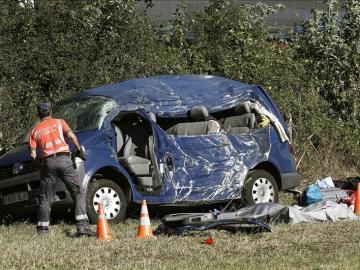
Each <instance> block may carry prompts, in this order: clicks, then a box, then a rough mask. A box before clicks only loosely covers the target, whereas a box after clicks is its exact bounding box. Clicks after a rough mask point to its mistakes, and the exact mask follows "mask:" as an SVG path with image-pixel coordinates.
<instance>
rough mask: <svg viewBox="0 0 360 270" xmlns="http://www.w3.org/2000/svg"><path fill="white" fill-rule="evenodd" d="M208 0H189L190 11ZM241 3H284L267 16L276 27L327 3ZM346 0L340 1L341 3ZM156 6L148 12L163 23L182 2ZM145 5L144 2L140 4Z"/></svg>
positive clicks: (164, 0)
mask: <svg viewBox="0 0 360 270" xmlns="http://www.w3.org/2000/svg"><path fill="white" fill-rule="evenodd" d="M206 2H207V1H206V0H189V1H188V3H189V11H190V12H194V11H196V10H201V9H202V8H204V6H205V3H206ZM235 2H237V3H239V4H248V5H254V4H256V3H258V2H262V3H265V4H268V5H276V4H282V5H284V6H285V9H283V10H282V11H280V12H279V13H277V14H276V15H274V16H269V17H268V18H267V20H266V21H267V23H268V24H269V26H271V27H274V28H281V27H283V26H293V25H294V23H296V24H299V23H301V21H302V20H303V19H308V18H309V17H310V11H311V9H314V8H315V9H319V10H324V9H325V5H324V3H323V0H262V1H256V0H252V1H251V0H235ZM344 2H345V0H341V1H339V3H340V4H342V3H344ZM153 3H154V7H153V8H150V9H148V11H147V12H148V14H149V15H150V16H151V17H153V18H154V19H155V22H157V23H161V22H163V21H167V20H170V19H171V18H172V14H173V13H174V12H175V10H176V7H177V6H178V5H180V4H181V0H153ZM140 6H142V7H144V4H140Z"/></svg>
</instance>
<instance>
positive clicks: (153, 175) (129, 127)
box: [113, 113, 161, 189]
mask: <svg viewBox="0 0 360 270" xmlns="http://www.w3.org/2000/svg"><path fill="white" fill-rule="evenodd" d="M149 116H150V119H152V120H153V121H154V120H155V121H156V117H155V115H154V114H152V113H150V114H149ZM113 124H114V128H115V132H116V145H117V154H118V159H119V162H120V163H121V164H122V165H123V166H124V167H125V168H126V169H127V170H128V172H129V173H130V174H131V175H133V176H134V177H133V178H134V181H135V184H136V185H138V186H142V187H145V189H146V187H147V188H151V189H153V188H157V187H160V185H161V182H160V180H159V177H158V175H157V170H156V166H154V164H156V161H155V158H154V152H153V151H154V147H153V144H154V137H153V132H152V129H151V126H150V123H149V122H148V121H147V120H144V119H143V118H142V117H141V116H140V115H138V114H137V113H121V114H119V115H118V116H117V117H116V118H115V119H114V120H113Z"/></svg>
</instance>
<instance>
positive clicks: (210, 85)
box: [78, 75, 257, 116]
mask: <svg viewBox="0 0 360 270" xmlns="http://www.w3.org/2000/svg"><path fill="white" fill-rule="evenodd" d="M254 87H256V88H257V86H255V85H249V84H245V83H242V82H239V81H234V80H230V79H226V78H223V77H219V76H208V75H161V76H154V77H149V78H141V79H133V80H128V81H123V82H120V83H115V84H110V85H105V86H101V87H97V88H93V89H89V90H87V91H84V92H82V93H81V94H79V95H78V96H79V97H81V96H89V95H102V96H107V97H111V98H113V99H114V100H115V101H116V102H117V104H118V105H119V106H120V107H122V109H123V110H135V109H140V108H143V109H145V110H147V111H152V112H153V113H155V114H156V115H157V116H167V115H172V116H185V115H186V113H187V111H188V110H189V109H190V108H191V107H192V106H196V105H204V106H205V107H207V109H208V110H209V112H216V111H220V110H224V109H227V108H230V107H232V106H233V105H234V104H235V103H237V102H238V101H239V100H240V99H242V98H244V95H247V94H250V92H251V89H253V88H254Z"/></svg>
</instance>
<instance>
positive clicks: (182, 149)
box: [159, 128, 270, 202]
mask: <svg viewBox="0 0 360 270" xmlns="http://www.w3.org/2000/svg"><path fill="white" fill-rule="evenodd" d="M262 133H265V134H267V136H264V135H263V134H262ZM268 133H269V128H265V129H263V130H262V132H257V133H256V134H254V135H243V136H235V135H227V134H218V135H214V134H212V135H202V136H196V137H194V136H186V137H185V136H184V137H174V136H170V141H171V146H170V144H165V146H164V148H167V154H165V155H163V157H164V159H161V158H160V160H159V163H163V164H164V163H166V157H168V156H171V157H172V158H173V161H174V168H173V170H172V171H168V170H165V171H164V174H163V181H164V182H168V185H167V186H166V188H167V189H168V190H167V192H171V193H173V196H172V197H173V200H174V202H179V201H184V202H191V201H212V200H215V201H216V200H226V199H229V198H237V197H240V196H241V194H240V190H241V188H242V186H243V184H244V180H245V177H246V175H247V173H248V170H249V169H250V168H252V167H253V166H254V165H256V164H258V163H259V162H261V161H265V160H266V159H267V157H268V155H269V152H270V143H269V137H268ZM257 139H258V140H259V142H260V144H261V145H262V148H261V149H262V150H261V151H260V147H259V144H258V143H257ZM264 139H265V141H263V140H264ZM266 140H267V141H266ZM265 145H267V148H265ZM164 191H165V190H164Z"/></svg>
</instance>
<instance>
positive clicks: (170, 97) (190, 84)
mask: <svg viewBox="0 0 360 270" xmlns="http://www.w3.org/2000/svg"><path fill="white" fill-rule="evenodd" d="M87 95H103V96H108V97H111V98H113V99H114V100H115V101H116V102H117V104H118V108H117V112H119V111H133V110H141V109H144V111H151V112H153V113H154V114H155V115H156V116H157V117H169V118H171V117H186V116H187V113H188V111H189V110H190V108H191V107H193V106H195V105H204V106H205V107H206V108H207V109H208V111H209V112H210V113H214V112H218V111H223V110H226V109H229V108H232V107H234V106H236V105H237V104H239V103H241V102H248V101H253V102H255V101H256V102H258V104H260V106H261V109H262V110H264V111H266V112H267V113H268V115H271V116H273V119H277V120H278V122H279V123H280V125H283V124H284V123H283V120H282V118H281V116H280V115H279V113H278V112H277V110H276V108H275V107H274V105H273V104H272V101H271V99H270V97H269V96H268V95H267V94H266V93H265V92H264V91H263V90H262V89H261V88H260V87H258V86H255V85H248V84H244V83H241V82H238V81H233V80H229V79H226V78H222V77H216V76H199V75H182V76H170V75H165V76H156V77H151V78H144V79H135V80H130V81H125V82H121V83H118V84H113V85H108V86H103V87H100V88H94V89H90V90H88V91H85V92H83V93H81V94H80V95H79V96H87ZM143 115H145V114H143ZM149 121H150V122H151V123H152V126H153V132H154V138H155V156H156V159H157V160H156V161H157V163H158V164H157V165H158V166H159V171H160V177H161V181H162V183H163V186H162V188H161V191H160V194H159V196H152V195H146V196H143V198H145V199H147V200H149V202H150V203H178V202H181V203H185V204H186V203H195V202H196V203H199V202H200V203H201V202H211V201H219V200H228V199H232V198H239V197H241V188H242V187H243V185H244V181H245V177H246V175H247V173H248V171H249V170H250V169H251V168H253V167H254V166H256V165H257V164H259V163H260V162H262V161H266V160H267V159H268V158H269V155H270V152H271V145H272V144H271V140H270V138H271V132H275V130H274V129H273V128H271V127H266V128H262V129H255V130H253V131H250V132H249V133H247V134H244V135H232V134H228V133H227V132H226V131H223V132H221V133H219V134H208V135H200V136H176V137H175V136H172V135H168V134H166V133H165V132H164V131H163V130H162V129H161V128H160V127H159V126H158V125H157V124H156V123H154V122H152V121H151V120H150V119H149ZM169 158H171V159H172V162H173V166H172V167H173V168H172V169H170V168H169V166H168V164H167V160H168V159H169ZM135 197H137V196H135ZM139 198H140V197H139Z"/></svg>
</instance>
